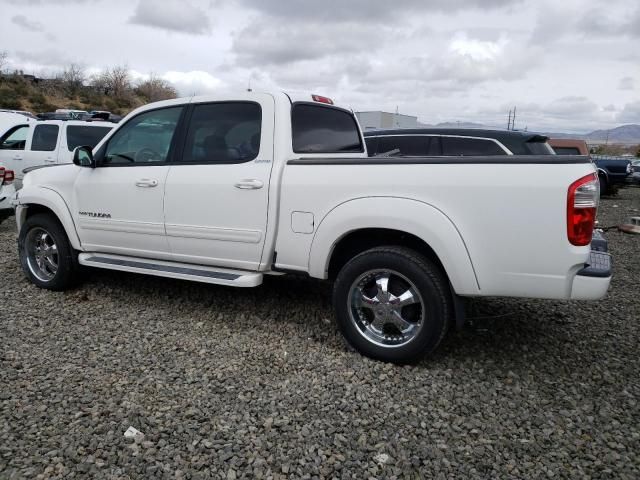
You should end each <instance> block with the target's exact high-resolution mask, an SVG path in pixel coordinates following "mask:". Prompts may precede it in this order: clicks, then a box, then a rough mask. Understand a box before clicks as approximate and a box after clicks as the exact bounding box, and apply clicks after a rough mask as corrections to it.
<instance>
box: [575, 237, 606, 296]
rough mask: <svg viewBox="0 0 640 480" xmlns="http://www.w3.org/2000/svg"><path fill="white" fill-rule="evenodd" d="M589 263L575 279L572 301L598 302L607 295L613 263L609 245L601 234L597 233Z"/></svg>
mask: <svg viewBox="0 0 640 480" xmlns="http://www.w3.org/2000/svg"><path fill="white" fill-rule="evenodd" d="M591 247H592V250H591V254H590V255H589V261H588V262H587V263H586V264H585V266H584V267H583V268H582V269H580V270H579V271H578V273H577V274H576V276H575V277H574V278H573V285H572V287H571V299H572V300H598V299H600V298H603V297H604V296H605V295H606V294H607V290H608V289H609V283H610V282H611V274H612V262H611V255H610V254H609V253H608V251H607V250H608V244H607V241H606V239H605V238H604V237H603V236H602V234H601V233H599V232H595V233H594V238H593V242H592V244H591Z"/></svg>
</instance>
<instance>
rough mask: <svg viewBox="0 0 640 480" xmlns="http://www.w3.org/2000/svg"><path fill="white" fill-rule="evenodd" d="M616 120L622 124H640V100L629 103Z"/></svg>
mask: <svg viewBox="0 0 640 480" xmlns="http://www.w3.org/2000/svg"><path fill="white" fill-rule="evenodd" d="M616 119H617V120H618V121H619V122H622V123H640V100H638V101H635V102H631V103H627V104H626V105H625V106H624V108H623V109H622V110H621V111H620V113H619V114H618V116H617V117H616Z"/></svg>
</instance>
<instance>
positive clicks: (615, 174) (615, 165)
mask: <svg viewBox="0 0 640 480" xmlns="http://www.w3.org/2000/svg"><path fill="white" fill-rule="evenodd" d="M549 145H551V147H552V148H553V150H554V151H555V152H556V154H557V155H590V154H589V148H588V147H587V142H585V141H584V140H579V139H573V138H551V139H549ZM591 159H592V160H593V163H594V164H595V165H596V167H597V168H598V180H599V182H600V193H601V194H602V195H604V194H607V193H612V192H613V191H615V189H616V188H618V187H620V186H623V185H625V184H626V183H627V178H628V177H629V175H630V173H631V162H630V161H629V159H628V158H620V157H607V156H604V155H591Z"/></svg>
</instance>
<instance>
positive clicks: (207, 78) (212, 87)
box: [161, 71, 225, 96]
mask: <svg viewBox="0 0 640 480" xmlns="http://www.w3.org/2000/svg"><path fill="white" fill-rule="evenodd" d="M161 78H163V79H164V80H167V81H168V82H170V83H172V84H173V85H174V86H175V87H176V90H178V93H179V94H180V95H181V96H188V95H205V94H210V93H216V92H219V91H220V90H222V89H223V88H224V87H225V84H224V82H223V81H222V80H220V79H219V78H216V77H214V76H213V75H211V74H210V73H207V72H202V71H192V72H177V71H169V72H166V73H164V74H163V75H161Z"/></svg>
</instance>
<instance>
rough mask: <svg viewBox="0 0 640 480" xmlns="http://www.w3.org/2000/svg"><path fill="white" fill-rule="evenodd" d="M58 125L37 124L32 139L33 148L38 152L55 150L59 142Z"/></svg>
mask: <svg viewBox="0 0 640 480" xmlns="http://www.w3.org/2000/svg"><path fill="white" fill-rule="evenodd" d="M59 132H60V127H58V125H36V127H35V129H34V130H33V139H32V140H31V150H33V151H36V152H53V151H54V150H55V149H56V145H57V144H58V133H59Z"/></svg>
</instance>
